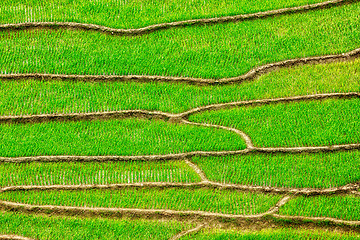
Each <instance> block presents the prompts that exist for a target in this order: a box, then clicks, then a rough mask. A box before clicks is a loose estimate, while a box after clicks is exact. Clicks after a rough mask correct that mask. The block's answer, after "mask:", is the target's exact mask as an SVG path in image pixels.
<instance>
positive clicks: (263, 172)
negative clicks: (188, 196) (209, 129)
mask: <svg viewBox="0 0 360 240" xmlns="http://www.w3.org/2000/svg"><path fill="white" fill-rule="evenodd" d="M192 161H193V162H194V163H196V164H198V165H199V167H200V168H201V169H202V170H203V171H204V172H205V175H206V176H207V177H208V178H209V179H210V180H212V181H216V182H221V183H233V184H244V185H254V186H268V187H295V188H331V187H340V186H344V185H346V184H349V183H354V182H357V181H359V180H360V171H359V169H360V152H359V151H347V152H334V153H311V154H256V155H247V156H225V157H207V158H205V157H193V159H192Z"/></svg>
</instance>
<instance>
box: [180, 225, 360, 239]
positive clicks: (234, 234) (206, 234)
mask: <svg viewBox="0 0 360 240" xmlns="http://www.w3.org/2000/svg"><path fill="white" fill-rule="evenodd" d="M181 239H184V240H186V239H198V240H200V239H201V240H205V239H211V240H220V239H234V240H237V239H239V240H240V239H241V240H250V239H251V240H252V239H259V240H265V239H266V240H285V239H288V240H328V239H331V240H340V239H341V240H350V239H351V240H355V239H360V236H359V235H358V234H356V233H346V232H337V231H329V230H312V229H293V228H280V229H264V230H260V231H237V230H224V229H208V228H205V229H202V230H201V231H200V232H198V233H194V234H189V235H186V236H184V237H182V238H181Z"/></svg>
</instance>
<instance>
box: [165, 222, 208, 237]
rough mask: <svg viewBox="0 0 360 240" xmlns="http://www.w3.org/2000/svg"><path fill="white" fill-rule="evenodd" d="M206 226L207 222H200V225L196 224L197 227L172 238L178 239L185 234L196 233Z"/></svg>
mask: <svg viewBox="0 0 360 240" xmlns="http://www.w3.org/2000/svg"><path fill="white" fill-rule="evenodd" d="M204 226H205V224H200V225H198V226H196V227H195V228H192V229H189V230H186V231H183V232H180V233H179V234H176V235H175V236H174V237H172V238H170V240H177V239H180V238H181V237H183V236H185V235H188V234H191V233H196V232H198V231H200V230H201V229H202V228H203V227H204Z"/></svg>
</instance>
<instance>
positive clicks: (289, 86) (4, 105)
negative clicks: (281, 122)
mask: <svg viewBox="0 0 360 240" xmlns="http://www.w3.org/2000/svg"><path fill="white" fill-rule="evenodd" d="M359 68H360V59H356V60H354V61H351V62H338V63H329V64H319V65H305V66H297V67H293V68H284V69H280V70H278V71H274V72H271V73H268V74H266V75H263V76H261V77H259V78H258V79H256V80H255V81H251V82H244V83H241V84H231V85H222V86H197V85H190V84H185V83H178V84H174V83H166V82H149V83H138V82H127V83H124V82H81V81H80V82H76V81H35V80H19V81H0V99H1V101H0V114H1V115H26V114H42V113H64V112H71V113H73V112H90V111H115V110H124V109H146V110H158V111H165V112H172V113H180V112H183V111H186V110H189V109H191V108H195V107H199V106H204V105H209V104H214V103H223V102H231V101H241V100H250V99H263V98H276V97H287V96H296V95H307V94H316V93H329V92H351V91H353V92H356V91H357V92H359V91H360V84H359V79H360V72H359V71H358V69H359ZM184 99H186V101H184Z"/></svg>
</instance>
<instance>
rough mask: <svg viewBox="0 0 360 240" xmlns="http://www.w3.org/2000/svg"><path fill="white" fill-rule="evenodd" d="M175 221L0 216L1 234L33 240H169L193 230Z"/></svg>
mask: <svg viewBox="0 0 360 240" xmlns="http://www.w3.org/2000/svg"><path fill="white" fill-rule="evenodd" d="M192 227H193V225H192V224H188V223H181V222H175V221H145V220H128V219H122V220H114V219H102V218H93V219H91V218H75V217H57V216H51V217H49V216H41V215H27V214H23V213H12V212H3V211H1V212H0V234H14V235H21V236H26V237H30V238H34V239H41V240H44V239H54V240H70V239H73V240H79V239H84V240H85V239H86V240H87V239H159V240H163V239H170V238H171V237H172V236H174V235H176V234H177V233H179V232H181V231H184V230H186V229H190V228H192Z"/></svg>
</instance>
